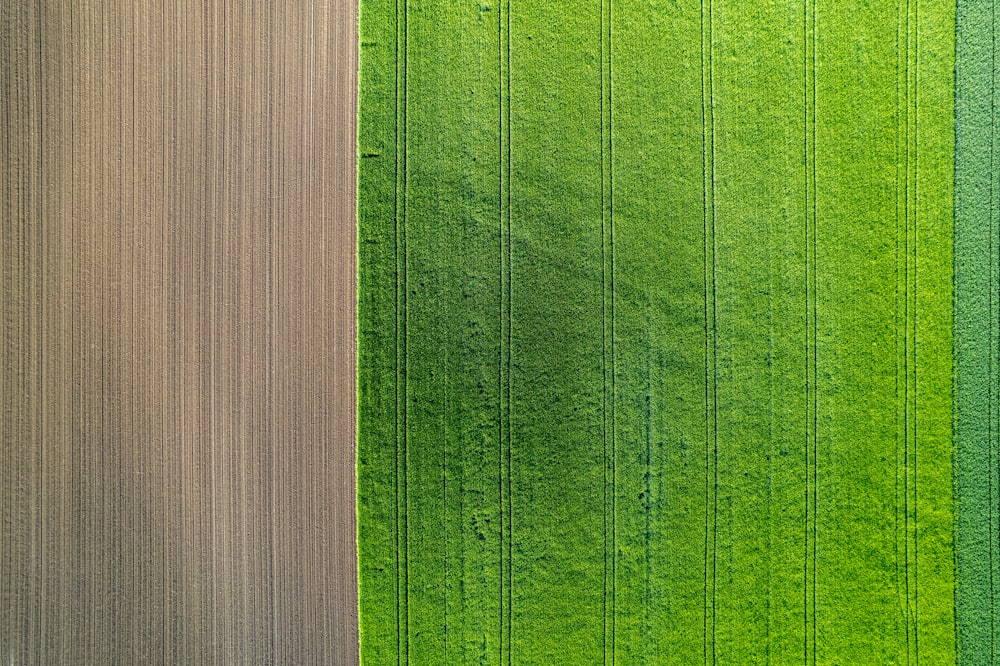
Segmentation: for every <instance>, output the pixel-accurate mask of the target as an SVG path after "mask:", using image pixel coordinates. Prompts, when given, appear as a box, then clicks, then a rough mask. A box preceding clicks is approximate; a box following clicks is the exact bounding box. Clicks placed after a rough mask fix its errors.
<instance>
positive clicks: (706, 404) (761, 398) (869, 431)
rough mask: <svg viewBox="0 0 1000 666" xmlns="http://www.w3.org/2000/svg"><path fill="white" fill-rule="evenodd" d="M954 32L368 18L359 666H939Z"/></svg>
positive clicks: (804, 7)
mask: <svg viewBox="0 0 1000 666" xmlns="http://www.w3.org/2000/svg"><path fill="white" fill-rule="evenodd" d="M954 27H955V9H954V7H953V6H951V5H950V4H949V3H940V2H933V1H932V0H911V1H909V2H906V1H902V0H900V1H899V2H896V3H868V2H850V3H833V2H819V1H818V0H807V1H806V2H805V3H803V2H801V1H799V2H784V1H782V2H778V1H768V0H759V1H754V2H747V1H744V0H704V2H703V3H698V2H690V1H682V2H650V3H617V2H612V1H611V0H603V2H593V3H591V5H589V6H586V7H584V6H581V5H580V4H579V3H570V2H566V1H564V0H554V1H552V2H543V3H509V2H506V1H504V2H503V3H501V4H500V5H497V4H493V3H488V2H459V1H456V0H427V1H426V2H424V1H421V2H419V3H417V2H410V3H409V4H407V3H406V2H405V0H401V1H400V3H399V4H397V3H395V2H392V3H390V2H387V1H386V0H363V1H362V3H361V24H360V39H361V70H360V112H359V113H360V115H359V155H360V157H359V166H358V179H359V181H358V182H359V211H358V221H359V232H358V234H359V235H358V241H359V243H358V247H359V262H360V263H359V265H360V276H359V297H358V298H359V304H358V305H359V310H358V312H359V348H358V349H359V351H358V353H359V436H358V493H359V497H358V514H359V526H360V527H359V563H360V613H361V651H362V659H363V662H364V663H366V664H388V663H395V662H399V663H409V662H412V663H415V664H443V663H486V664H498V663H503V664H507V663H516V664H563V663H565V664H591V663H601V662H604V663H620V664H647V663H676V664H694V663H726V664H748V663H774V664H785V663H799V662H800V661H805V662H807V663H822V664H837V663H840V664H869V663H870V664H892V663H898V664H902V663H910V662H912V661H913V660H915V659H916V658H917V656H918V654H919V657H920V658H921V659H923V661H924V663H927V664H944V663H949V662H952V663H953V662H954V661H955V659H956V654H955V646H956V640H955V624H954V613H955V607H954V599H955V590H954V581H955V568H954V555H953V547H952V546H953V543H952V534H953V521H954V516H953V511H952V441H953V439H952V402H951V388H952V384H951V382H952V330H951V322H952V300H951V299H952V275H953V264H952V262H953V255H952V232H953V225H952V220H953V215H952V203H953V202H952V191H953V189H952V188H953V162H952V155H953V147H954V127H955V126H954V116H953V111H954V104H953V91H954V64H955V61H954V49H955V32H954ZM990 261H992V265H994V269H993V270H994V271H995V265H996V263H997V261H996V258H995V257H991V258H990ZM994 291H995V290H994ZM993 319H994V320H995V319H996V317H993ZM991 339H995V332H994V338H991ZM994 355H995V354H994ZM983 381H985V380H983ZM994 399H995V397H994ZM977 497H978V496H977ZM984 501H985V500H984ZM960 564H961V559H960ZM959 599H960V609H961V596H959ZM976 640H978V639H976ZM969 663H983V662H975V661H972V662H969Z"/></svg>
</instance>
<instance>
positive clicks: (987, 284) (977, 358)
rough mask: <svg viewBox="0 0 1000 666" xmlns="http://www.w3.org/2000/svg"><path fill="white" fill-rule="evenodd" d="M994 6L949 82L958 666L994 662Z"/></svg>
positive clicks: (997, 307)
mask: <svg viewBox="0 0 1000 666" xmlns="http://www.w3.org/2000/svg"><path fill="white" fill-rule="evenodd" d="M996 30H997V7H996V2H995V1H994V0H963V1H962V2H959V6H958V30H957V35H958V39H957V45H956V47H957V49H956V74H957V78H956V81H955V106H956V108H955V116H956V125H957V127H956V132H955V139H956V145H955V160H956V176H955V313H954V318H955V341H954V350H955V366H956V373H955V377H956V381H955V462H956V469H955V491H956V507H957V509H958V510H957V512H956V521H955V528H956V530H955V541H956V546H957V548H956V555H957V557H956V564H957V569H958V576H957V584H958V590H957V594H956V596H955V601H956V617H957V620H958V647H959V653H960V656H961V661H962V663H965V664H990V663H995V662H996V661H998V656H1000V655H998V654H997V645H996V643H997V636H996V631H997V626H996V615H997V611H998V608H997V606H998V602H1000V597H998V595H997V574H998V570H997V567H998V565H1000V557H998V554H1000V541H998V539H1000V522H998V521H1000V509H998V496H1000V478H998V476H997V475H998V473H1000V422H998V418H1000V383H998V367H997V354H998V350H1000V343H998V330H997V322H998V320H1000V296H998V294H1000V257H998V253H1000V241H998V234H1000V226H998V222H997V211H998V210H1000V205H998V201H997V196H998V195H1000V187H998V182H997V177H998V173H1000V172H998V170H997V168H996V165H995V163H996V157H995V153H996V150H997V132H996V126H997V117H996V106H997V99H996V94H997V90H996V76H997V74H996V71H997V63H996V58H997V50H996V49H997V42H996V38H995V33H996Z"/></svg>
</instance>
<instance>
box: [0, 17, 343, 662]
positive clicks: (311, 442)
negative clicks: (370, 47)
mask: <svg viewBox="0 0 1000 666" xmlns="http://www.w3.org/2000/svg"><path fill="white" fill-rule="evenodd" d="M2 13H3V16H4V20H3V25H4V27H3V28H0V77H2V83H0V86H2V87H0V90H2V94H0V114H2V115H0V147H2V148H0V225H2V226H0V278H2V282H0V290H2V291H0V298H2V300H0V377H2V379H0V382H2V383H0V661H2V662H3V663H8V662H9V663H15V664H125V663H141V664H147V663H149V664H160V663H162V664H197V663H219V664H255V663H261V664H263V663H287V664H307V663H323V664H329V663H334V664H350V663H356V662H357V617H356V615H357V613H356V609H357V600H356V587H357V586H356V575H355V569H356V567H355V554H354V553H355V549H354V542H355V532H356V530H355V510H354V478H355V477H354V422H355V419H354V405H355V390H354V382H355V379H354V378H355V370H354V340H355V335H354V320H355V317H354V305H355V290H354V284H355V251H354V238H355V232H354V208H355V203H354V201H355V199H354V155H355V147H354V142H355V138H354V137H355V129H354V127H355V125H354V123H355V121H354V110H355V101H354V100H355V97H356V93H355V90H356V73H355V72H356V66H355V63H356V38H355V34H356V28H355V17H356V8H355V7H354V3H353V2H351V1H350V0H334V2H332V3H322V2H287V3H285V2H276V3H271V2H264V1H261V0H245V1H243V2H207V3H206V2H201V1H200V0H199V1H195V0H182V1H178V2H165V3H144V2H139V3H126V2H120V1H117V2H116V1H112V0H103V1H100V0H95V1H93V2H83V1H78V0H73V1H71V2H42V3H39V4H36V3H34V2H9V3H4V4H3V10H2Z"/></svg>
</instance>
